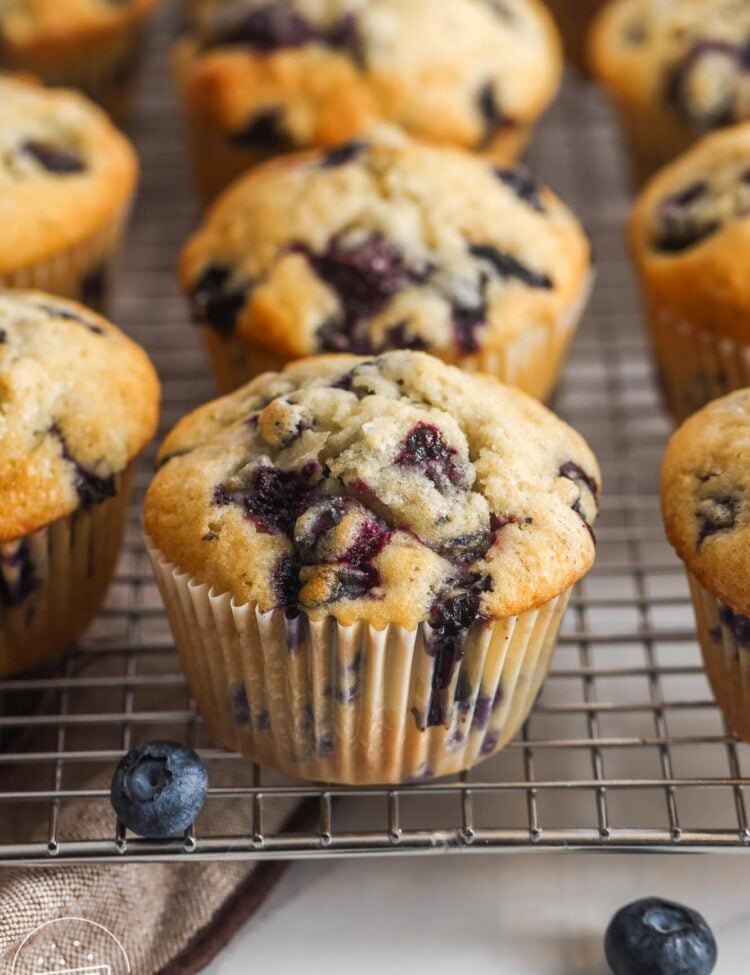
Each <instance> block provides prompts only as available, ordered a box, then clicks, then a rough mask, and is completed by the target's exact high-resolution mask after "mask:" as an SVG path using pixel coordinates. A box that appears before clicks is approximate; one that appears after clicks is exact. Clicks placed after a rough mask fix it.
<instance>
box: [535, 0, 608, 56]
mask: <svg viewBox="0 0 750 975" xmlns="http://www.w3.org/2000/svg"><path fill="white" fill-rule="evenodd" d="M546 3H547V6H548V7H549V8H550V10H551V11H552V13H553V14H554V15H555V20H556V21H557V24H558V27H559V28H560V33H561V34H562V37H563V41H564V43H565V55H566V57H567V58H568V59H569V60H570V61H571V62H572V63H573V64H574V65H575V66H576V68H578V70H579V71H582V72H583V73H584V74H587V73H588V56H587V53H586V52H587V39H588V31H589V27H590V26H591V21H592V20H593V18H594V16H595V14H596V12H597V11H598V10H599V8H600V7H601V6H602V5H603V4H604V3H606V0H546Z"/></svg>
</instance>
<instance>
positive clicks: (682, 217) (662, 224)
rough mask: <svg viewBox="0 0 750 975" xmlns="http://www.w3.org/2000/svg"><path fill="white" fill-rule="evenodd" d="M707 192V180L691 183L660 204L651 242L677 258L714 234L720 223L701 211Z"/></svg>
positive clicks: (708, 188) (708, 189) (708, 187)
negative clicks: (655, 230) (654, 236)
mask: <svg viewBox="0 0 750 975" xmlns="http://www.w3.org/2000/svg"><path fill="white" fill-rule="evenodd" d="M709 191H710V186H709V184H708V182H707V181H706V180H694V181H693V182H692V183H689V184H688V185H687V186H684V187H682V189H680V190H678V191H677V192H676V193H672V194H671V195H670V196H667V197H666V198H665V199H664V200H662V202H661V205H660V207H659V210H658V213H657V217H658V231H657V234H656V238H655V241H654V245H655V246H656V247H657V248H658V249H659V250H661V251H664V252H665V253H668V254H680V253H682V252H683V251H686V250H689V249H690V248H691V247H695V246H696V244H700V243H701V242H702V241H704V240H706V238H708V237H710V236H711V235H712V234H714V233H716V231H717V230H718V229H719V227H720V222H719V221H718V220H716V219H715V218H713V217H712V216H710V215H707V214H706V213H701V211H700V207H701V206H702V204H703V203H704V202H705V200H706V198H707V196H708V194H709Z"/></svg>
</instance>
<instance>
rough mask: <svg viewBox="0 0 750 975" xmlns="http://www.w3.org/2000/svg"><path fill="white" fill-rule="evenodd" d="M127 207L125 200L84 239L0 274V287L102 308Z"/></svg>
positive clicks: (121, 234) (128, 210) (129, 206)
mask: <svg viewBox="0 0 750 975" xmlns="http://www.w3.org/2000/svg"><path fill="white" fill-rule="evenodd" d="M130 209H131V202H130V201H128V204H127V206H125V207H121V208H120V209H119V210H118V211H117V213H116V214H115V215H114V216H112V217H111V218H110V219H109V220H108V221H107V222H106V223H105V224H104V226H102V227H101V228H100V229H99V230H97V231H96V233H93V234H91V235H90V236H89V237H87V238H86V240H83V241H80V242H79V243H77V244H74V245H72V246H70V247H66V248H64V249H62V250H60V251H58V252H57V253H55V254H52V255H51V256H50V257H47V258H45V259H44V260H41V261H37V262H36V263H34V264H27V265H26V266H25V267H21V268H18V270H16V271H7V272H4V273H0V288H30V289H34V290H39V291H46V292H49V293H50V294H54V295H60V296H61V297H63V298H72V299H73V300H75V301H81V302H83V303H84V304H87V305H89V306H90V307H92V308H95V309H96V310H98V311H101V310H103V308H104V306H105V305H106V300H107V290H108V282H109V280H110V279H111V277H112V275H113V272H114V265H115V263H116V260H117V255H118V252H119V249H120V243H121V241H122V238H123V235H124V233H125V229H126V227H127V222H128V218H129V216H130Z"/></svg>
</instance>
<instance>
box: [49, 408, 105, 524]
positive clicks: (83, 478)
mask: <svg viewBox="0 0 750 975" xmlns="http://www.w3.org/2000/svg"><path fill="white" fill-rule="evenodd" d="M49 433H50V436H52V437H54V438H55V439H56V440H57V441H58V443H59V444H60V450H61V453H62V456H63V459H64V460H66V461H67V462H68V463H69V464H70V465H71V466H72V468H73V487H74V488H75V491H76V494H77V495H78V499H79V501H80V503H81V507H82V508H84V509H86V508H90V507H92V506H93V505H95V504H101V503H102V502H103V501H106V500H107V499H108V498H112V497H114V496H115V495H116V494H117V482H116V479H115V476H114V474H108V475H106V476H104V477H102V476H101V475H100V474H97V473H96V471H93V470H91V468H89V467H84V466H83V465H82V464H80V463H79V462H78V461H77V460H76V458H75V457H74V456H73V455H72V454H71V452H70V450H69V449H68V445H67V443H66V441H65V438H64V436H63V434H62V431H61V430H60V428H59V427H58V426H57V424H53V425H52V426H51V427H50V429H49Z"/></svg>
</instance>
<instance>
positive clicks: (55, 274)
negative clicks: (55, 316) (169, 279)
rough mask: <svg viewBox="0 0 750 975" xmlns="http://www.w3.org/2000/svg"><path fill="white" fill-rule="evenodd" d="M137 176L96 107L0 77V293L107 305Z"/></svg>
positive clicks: (121, 139) (131, 157)
mask: <svg viewBox="0 0 750 975" xmlns="http://www.w3.org/2000/svg"><path fill="white" fill-rule="evenodd" d="M137 176H138V161H137V158H136V155H135V152H134V151H133V148H132V146H131V145H130V143H129V142H128V140H127V139H126V138H125V136H123V135H121V134H120V133H119V132H118V131H117V129H115V128H114V126H113V125H112V124H111V123H110V122H109V120H108V119H107V117H106V115H105V114H104V113H103V112H102V111H101V109H99V108H98V107H97V106H95V105H93V104H92V103H91V102H89V101H88V100H87V99H86V98H84V97H83V96H81V95H79V94H77V93H76V92H72V91H67V90H62V89H57V90H50V89H47V88H42V87H40V86H39V85H37V84H35V83H34V82H33V81H29V80H27V79H22V78H20V77H12V76H2V75H0V227H2V233H0V287H32V288H39V289H43V290H45V291H51V292H53V293H55V294H59V295H63V296H65V297H69V298H77V299H79V300H81V301H83V302H85V303H86V304H89V305H94V306H99V305H101V304H102V302H103V300H104V298H105V296H106V285H107V280H108V276H109V272H110V268H111V266H112V263H113V260H114V257H115V255H116V252H117V249H118V247H119V243H120V240H121V238H122V235H123V231H124V229H125V223H126V220H127V216H128V213H129V210H130V206H131V201H132V199H133V195H134V192H135V187H136V181H137Z"/></svg>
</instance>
